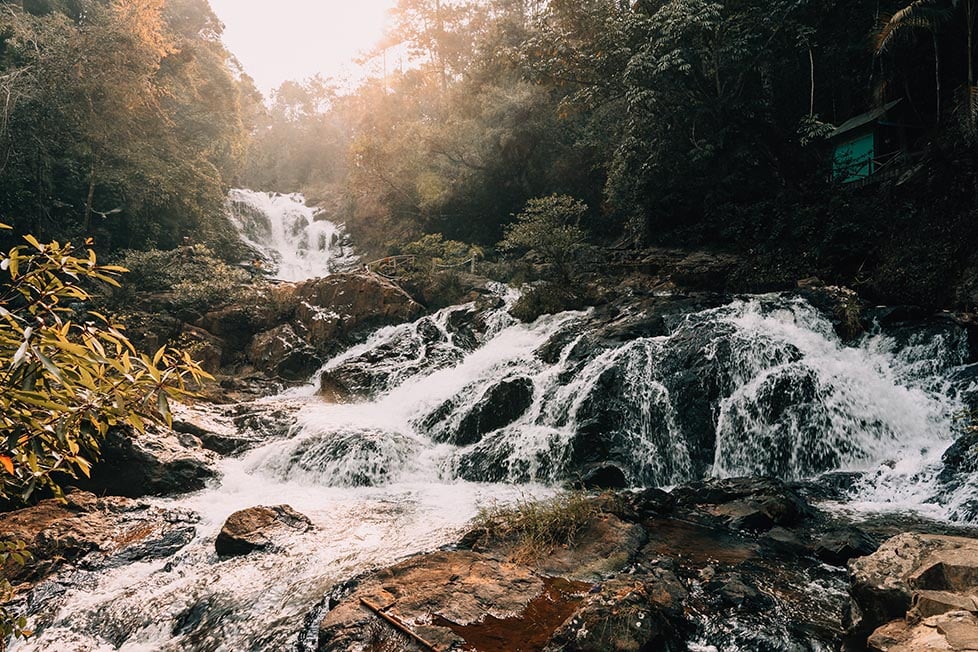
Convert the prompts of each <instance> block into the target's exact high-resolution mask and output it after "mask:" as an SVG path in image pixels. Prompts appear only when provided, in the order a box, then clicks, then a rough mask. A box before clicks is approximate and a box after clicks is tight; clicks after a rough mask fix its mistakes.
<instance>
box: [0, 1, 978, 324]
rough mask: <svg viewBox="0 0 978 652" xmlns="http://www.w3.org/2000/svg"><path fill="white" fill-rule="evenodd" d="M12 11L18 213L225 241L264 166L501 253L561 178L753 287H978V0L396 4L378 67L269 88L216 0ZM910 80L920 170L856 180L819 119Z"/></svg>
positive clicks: (1, 213) (64, 226)
mask: <svg viewBox="0 0 978 652" xmlns="http://www.w3.org/2000/svg"><path fill="white" fill-rule="evenodd" d="M3 9H4V11H3V15H2V18H0V21H2V22H0V29H2V32H0V38H2V41H0V48H2V49H0V84H2V86H0V91H2V93H0V95H2V96H3V97H4V98H5V102H4V112H3V120H2V123H0V161H2V163H0V165H2V167H0V175H2V179H3V184H2V191H0V192H2V195H0V218H2V219H3V220H5V221H6V222H9V223H11V224H13V225H14V226H15V229H16V231H19V232H31V233H35V234H38V235H39V236H47V235H50V236H51V237H62V238H64V237H72V236H78V235H84V236H89V235H91V236H94V237H95V242H96V247H97V248H99V249H100V250H103V251H109V252H111V251H116V250H120V249H151V248H162V249H168V248H172V247H174V246H177V245H179V244H181V243H183V242H186V241H187V240H188V239H189V240H193V241H196V242H203V243H208V244H211V245H213V246H214V248H215V250H217V251H219V252H222V255H223V256H225V257H226V258H228V259H233V258H235V257H236V256H237V257H240V256H241V253H240V252H239V251H237V250H236V246H235V245H234V243H233V239H232V238H228V237H227V234H228V232H229V229H228V228H227V226H226V224H224V223H223V220H224V216H223V211H224V201H225V195H226V191H227V189H228V188H229V187H232V186H245V187H252V188H260V189H270V190H276V191H280V192H292V191H301V192H304V193H306V194H307V196H308V197H309V198H310V199H311V200H312V201H314V202H316V203H319V204H321V205H324V206H327V207H328V208H329V210H330V212H331V214H332V216H333V219H335V220H337V221H341V222H345V223H346V224H347V227H348V229H349V230H350V231H351V233H352V234H353V237H354V238H355V240H356V241H357V242H358V244H359V246H360V247H361V248H362V249H363V250H364V251H368V252H370V253H372V254H376V255H378V256H379V255H388V254H392V253H393V254H396V253H400V252H403V251H405V248H406V247H409V246H410V245H411V243H413V242H416V241H418V240H420V239H421V238H422V237H424V236H426V235H432V234H439V235H441V236H443V238H444V239H445V240H448V241H460V242H463V243H466V244H470V245H476V246H479V247H481V248H487V247H488V248H489V250H490V251H492V250H493V247H494V245H495V244H496V243H497V242H499V241H500V240H501V239H502V238H503V236H504V233H505V228H506V226H507V225H508V224H510V223H512V222H513V220H514V216H515V215H517V214H519V213H520V212H521V211H522V210H523V209H524V207H525V206H526V204H527V202H528V201H529V200H532V199H539V198H544V197H548V196H552V195H560V196H569V197H572V198H574V199H575V200H578V201H581V202H583V203H584V204H585V205H586V206H587V208H588V210H587V212H586V215H585V216H584V217H583V219H582V220H581V223H580V224H579V226H581V227H582V228H585V229H586V230H587V231H588V233H589V234H590V236H591V238H592V239H593V240H594V242H596V243H599V244H601V245H614V246H616V247H620V248H640V247H644V246H650V245H668V246H685V247H706V248H712V249H718V250H728V251H734V252H738V253H742V254H746V255H749V256H750V257H751V259H752V261H753V271H749V272H745V275H744V276H745V278H744V286H745V288H747V289H750V288H751V287H753V286H757V287H761V286H766V285H771V284H774V285H777V284H778V283H784V282H787V281H788V280H792V281H793V279H795V278H799V277H803V276H811V275H818V276H820V277H822V278H824V279H825V280H827V281H833V282H840V283H847V284H850V285H854V286H858V287H859V289H860V290H861V291H864V292H866V293H867V294H868V295H869V296H873V297H877V298H879V299H880V300H887V301H890V302H894V301H896V302H904V303H927V304H929V305H932V306H940V305H972V304H973V303H974V302H975V301H976V299H978V295H975V294H974V293H975V291H976V288H975V287H972V285H973V283H974V282H975V281H976V280H978V267H976V266H975V263H976V261H975V260H974V259H973V256H972V252H973V251H974V245H975V244H976V241H975V238H976V237H978V232H976V231H975V229H974V228H973V220H972V219H971V216H972V213H973V211H974V210H975V208H976V197H975V191H974V188H975V172H976V167H975V166H976V164H975V161H974V156H973V151H974V143H975V112H976V110H978V109H976V107H978V96H976V94H975V90H974V89H975V80H974V70H973V58H974V57H973V49H974V45H973V33H972V32H973V23H974V19H973V12H974V7H973V5H972V2H971V1H970V0H914V1H913V2H910V3H907V2H906V1H905V0H894V1H892V2H891V1H888V0H857V1H855V2H830V3H829V4H828V5H826V3H824V2H814V1H809V0H784V1H781V0H778V1H776V2H760V1H752V0H730V1H725V2H719V1H710V0H670V1H668V2H666V1H654V0H640V1H637V2H625V1H622V0H586V1H584V2H565V1H563V0H551V1H544V0H486V1H480V2H448V1H445V2H442V1H441V0H401V1H400V2H398V4H397V6H396V9H395V10H394V11H393V14H392V23H391V26H390V28H389V29H388V33H387V35H386V37H385V39H384V40H383V41H382V42H380V43H378V44H366V43H365V44H364V54H363V57H364V59H377V58H383V60H384V61H385V62H386V66H385V69H384V71H385V72H384V74H383V75H382V76H378V77H375V78H371V79H368V80H366V81H365V82H364V83H362V84H361V85H360V86H358V87H356V88H343V87H339V86H337V85H336V84H334V83H332V82H331V81H330V80H328V79H324V78H322V77H316V78H312V79H305V80H295V81H290V82H286V83H285V84H283V85H282V86H281V87H280V88H278V89H277V90H276V91H275V92H274V93H273V95H272V97H270V98H268V101H267V102H263V98H262V97H261V94H260V93H259V92H258V91H257V90H256V88H255V86H254V84H253V82H252V81H251V79H250V78H249V77H248V75H247V73H246V72H245V71H243V70H242V69H241V68H240V66H239V64H237V62H236V60H235V59H234V57H233V55H232V54H231V53H229V52H228V51H227V50H226V49H225V48H224V47H223V46H222V44H221V40H220V39H221V29H222V26H221V24H220V22H219V21H218V19H217V18H216V16H215V15H214V14H213V12H212V11H211V10H210V8H209V6H208V5H207V3H206V2H204V1H203V0H166V1H164V0H140V1H135V0H133V1H126V2H123V1H121V0H116V1H109V0H29V1H28V0H24V1H22V2H10V1H7V2H4V3H3ZM395 52H396V53H398V54H397V55H396V56H395V55H394V54H393V53H395ZM389 54H390V56H388V55H389ZM894 100H899V101H900V103H901V109H900V116H899V122H900V123H901V124H902V125H903V126H906V127H907V128H906V129H905V130H903V131H902V132H901V133H903V134H904V135H903V136H902V137H901V138H902V140H903V142H902V143H901V148H900V154H901V156H900V159H901V160H900V161H898V164H899V166H900V167H902V169H903V173H902V174H900V175H899V176H897V177H893V176H891V177H890V178H889V179H885V180H880V181H879V182H873V183H868V184H855V185H860V186H861V187H859V188H854V187H852V186H851V185H849V184H845V183H842V181H841V179H840V177H839V175H838V174H836V173H834V172H833V149H832V145H831V142H830V140H829V139H828V138H827V136H828V135H830V134H831V132H832V131H833V129H834V128H835V127H838V126H839V125H841V124H842V123H844V122H846V121H847V120H849V119H850V118H852V117H854V116H858V115H860V114H863V113H864V112H867V111H872V110H873V109H875V108H877V107H880V106H884V105H886V104H887V103H889V102H892V101H894ZM581 264H582V265H584V264H588V263H584V262H582V263H581ZM949 280H950V281H951V282H948V281H949Z"/></svg>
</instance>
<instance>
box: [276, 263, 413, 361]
mask: <svg viewBox="0 0 978 652" xmlns="http://www.w3.org/2000/svg"><path fill="white" fill-rule="evenodd" d="M295 301H296V306H297V307H296V318H297V320H298V322H299V323H300V324H301V325H302V326H303V328H304V329H305V330H306V332H307V333H308V339H309V342H310V344H312V346H313V347H314V348H315V349H317V350H318V351H320V352H330V351H332V350H334V349H335V348H336V345H337V341H338V340H339V339H340V338H343V337H346V336H349V335H350V334H351V333H353V332H354V331H356V330H358V329H361V328H367V327H376V326H383V325H388V324H396V323H402V322H406V321H411V320H413V319H415V318H417V317H420V316H421V314H422V313H423V312H424V308H423V307H422V306H421V304H419V303H418V302H416V301H415V300H414V299H412V298H411V296H410V295H408V293H407V292H405V291H404V290H402V289H401V288H400V287H399V286H397V285H395V284H394V283H392V282H391V281H389V280H387V279H385V278H384V277H382V276H379V275H377V274H373V273H370V272H356V273H351V274H334V275H332V276H328V277H326V278H320V279H312V280H310V281H305V282H304V283H300V284H299V285H297V286H296V288H295Z"/></svg>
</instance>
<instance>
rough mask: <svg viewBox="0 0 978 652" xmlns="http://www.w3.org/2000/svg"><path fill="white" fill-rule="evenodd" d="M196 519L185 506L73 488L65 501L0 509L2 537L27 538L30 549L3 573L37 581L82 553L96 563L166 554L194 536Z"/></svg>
mask: <svg viewBox="0 0 978 652" xmlns="http://www.w3.org/2000/svg"><path fill="white" fill-rule="evenodd" d="M194 522H195V520H194V518H193V516H191V515H189V514H187V513H184V512H181V511H175V510H161V509H158V508H148V507H146V506H145V505H140V504H138V503H135V502H133V501H131V500H129V499H126V498H98V497H96V496H95V495H93V494H90V493H87V492H83V491H74V492H69V493H68V494H67V495H66V496H65V501H64V502H61V501H58V500H43V501H41V502H39V503H38V504H36V505H32V506H30V507H25V508H23V509H19V510H15V511H12V512H7V513H4V514H0V532H2V533H3V534H2V538H3V539H4V540H11V541H20V542H23V543H24V544H25V546H26V549H27V551H28V552H29V553H30V554H31V558H30V559H29V560H27V562H26V563H25V564H23V565H18V564H15V563H13V562H12V561H9V560H8V562H7V563H6V565H3V566H2V567H0V578H2V579H6V580H9V581H10V582H11V583H14V584H17V583H21V582H29V583H33V582H38V581H40V580H42V579H44V578H45V577H47V576H48V575H50V574H52V573H54V572H56V571H58V570H60V569H61V568H63V567H65V566H66V565H70V564H74V563H76V562H78V561H80V560H81V559H82V558H83V557H84V558H86V561H87V562H88V564H89V565H91V566H98V567H112V566H116V565H120V564H123V563H128V562H133V561H141V560H148V559H160V558H165V557H168V556H170V555H172V554H173V553H175V552H176V551H178V550H179V549H181V548H182V547H184V546H185V545H187V544H188V543H189V542H190V541H191V540H192V539H193V537H194V534H195V531H196V530H195V526H194Z"/></svg>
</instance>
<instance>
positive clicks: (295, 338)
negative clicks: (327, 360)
mask: <svg viewBox="0 0 978 652" xmlns="http://www.w3.org/2000/svg"><path fill="white" fill-rule="evenodd" d="M247 355H248V360H250V361H251V363H252V364H253V365H255V368H257V369H259V370H261V371H264V372H265V373H268V374H270V375H273V376H279V377H280V378H284V379H285V380H292V381H295V380H306V379H307V378H309V377H310V376H312V374H313V373H314V372H315V371H316V370H317V369H319V367H320V366H321V365H322V362H323V361H322V358H320V356H319V355H318V354H317V353H316V351H315V349H313V348H312V347H311V346H310V345H309V343H308V342H306V341H305V340H304V339H303V338H301V337H300V336H299V335H298V334H296V332H295V329H293V328H292V326H291V325H290V324H283V325H282V326H277V327H275V328H273V329H272V330H269V331H265V332H264V333H259V334H258V335H256V336H255V337H254V339H252V341H251V344H249V345H248V351H247Z"/></svg>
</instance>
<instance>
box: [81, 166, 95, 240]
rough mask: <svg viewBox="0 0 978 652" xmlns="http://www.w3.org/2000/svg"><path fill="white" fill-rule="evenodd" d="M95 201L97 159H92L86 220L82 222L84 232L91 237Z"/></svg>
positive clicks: (86, 202) (86, 203)
mask: <svg viewBox="0 0 978 652" xmlns="http://www.w3.org/2000/svg"><path fill="white" fill-rule="evenodd" d="M94 201H95V159H92V167H91V169H90V170H89V173H88V197H87V198H86V199H85V219H84V220H83V221H82V232H83V233H84V234H85V235H86V236H88V235H91V228H92V205H93V203H94Z"/></svg>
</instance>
